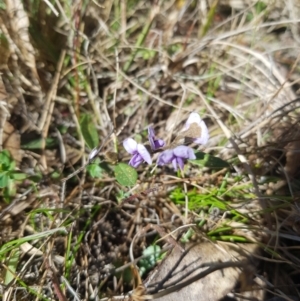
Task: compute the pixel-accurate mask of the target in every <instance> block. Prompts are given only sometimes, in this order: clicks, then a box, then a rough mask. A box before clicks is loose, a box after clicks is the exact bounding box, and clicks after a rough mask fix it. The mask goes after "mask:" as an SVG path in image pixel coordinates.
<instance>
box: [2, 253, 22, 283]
mask: <svg viewBox="0 0 300 301" xmlns="http://www.w3.org/2000/svg"><path fill="white" fill-rule="evenodd" d="M19 258H20V251H19V250H18V249H16V250H12V252H11V254H10V257H9V260H8V265H7V267H8V269H7V271H6V273H5V279H4V284H6V285H8V284H9V283H10V282H11V281H12V280H13V279H15V277H16V276H15V273H16V269H17V266H18V262H19Z"/></svg>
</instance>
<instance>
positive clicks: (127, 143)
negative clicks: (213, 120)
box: [123, 112, 209, 171]
mask: <svg viewBox="0 0 300 301" xmlns="http://www.w3.org/2000/svg"><path fill="white" fill-rule="evenodd" d="M148 139H149V143H150V147H151V150H152V151H157V150H162V152H161V153H160V154H159V156H158V159H157V165H159V166H163V165H166V164H171V163H172V165H173V167H174V170H175V171H176V170H177V169H178V166H179V168H180V169H181V170H182V169H183V167H184V160H187V159H196V156H195V154H194V151H193V149H192V148H190V147H188V146H186V145H180V144H184V142H185V141H186V142H189V143H191V142H193V143H196V144H206V143H207V141H208V139H209V134H208V129H207V127H206V124H205V122H204V121H203V120H202V119H201V118H200V116H199V114H197V113H195V112H193V113H191V114H190V116H189V118H188V119H187V121H186V123H185V126H184V128H183V130H182V131H181V132H179V134H178V135H177V137H176V138H175V140H174V142H173V143H172V144H171V145H170V146H169V147H166V146H165V145H166V143H165V141H163V140H162V139H159V138H156V136H155V133H154V129H153V128H152V127H151V126H149V127H148ZM182 140H183V142H181V141H182ZM179 141H180V143H179ZM123 146H124V148H125V149H126V151H127V152H128V153H129V154H131V155H132V157H131V159H130V161H129V165H131V166H133V167H135V168H136V167H138V166H139V165H140V164H141V163H142V162H144V161H145V162H147V163H148V164H152V159H151V155H150V153H149V152H148V150H147V148H146V147H145V146H144V145H142V144H139V143H137V142H136V141H135V140H134V139H132V138H127V139H125V140H124V141H123Z"/></svg>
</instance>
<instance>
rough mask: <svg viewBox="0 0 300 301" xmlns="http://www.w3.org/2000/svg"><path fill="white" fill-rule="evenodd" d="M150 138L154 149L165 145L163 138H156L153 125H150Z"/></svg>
mask: <svg viewBox="0 0 300 301" xmlns="http://www.w3.org/2000/svg"><path fill="white" fill-rule="evenodd" d="M148 139H149V142H150V146H151V149H152V150H157V149H158V148H162V147H164V146H165V142H164V141H163V140H162V139H156V138H155V133H154V129H153V127H152V126H149V127H148Z"/></svg>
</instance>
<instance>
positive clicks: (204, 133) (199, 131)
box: [181, 112, 209, 144]
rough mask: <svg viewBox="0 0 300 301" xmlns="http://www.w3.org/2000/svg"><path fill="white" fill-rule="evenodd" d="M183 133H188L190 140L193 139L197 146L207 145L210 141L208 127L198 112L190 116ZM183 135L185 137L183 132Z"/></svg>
mask: <svg viewBox="0 0 300 301" xmlns="http://www.w3.org/2000/svg"><path fill="white" fill-rule="evenodd" d="M183 131H184V132H186V136H187V137H188V138H191V139H192V141H193V142H194V143H197V144H206V143H207V141H208V139H209V133H208V129H207V126H206V124H205V122H204V121H203V120H202V119H201V117H200V115H199V114H198V113H196V112H192V113H191V114H190V116H189V118H188V119H187V121H186V123H185V126H184V128H183ZM181 135H184V133H182V132H181Z"/></svg>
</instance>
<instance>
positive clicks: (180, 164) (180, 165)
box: [173, 157, 184, 171]
mask: <svg viewBox="0 0 300 301" xmlns="http://www.w3.org/2000/svg"><path fill="white" fill-rule="evenodd" d="M176 161H177V164H178V166H179V168H180V169H183V167H184V162H183V159H182V158H179V157H177V158H176ZM173 165H174V164H173ZM174 169H175V168H174ZM176 170H177V169H175V171H176Z"/></svg>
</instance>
